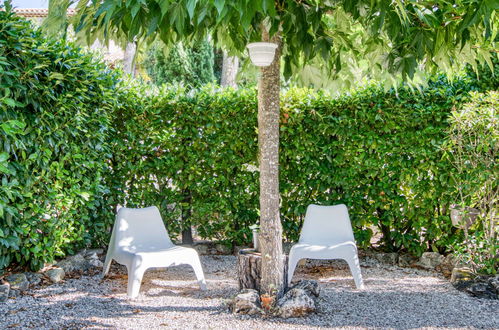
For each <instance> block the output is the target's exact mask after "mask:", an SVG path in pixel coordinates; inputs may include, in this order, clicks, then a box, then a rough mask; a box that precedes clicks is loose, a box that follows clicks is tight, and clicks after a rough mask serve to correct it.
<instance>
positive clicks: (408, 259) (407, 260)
mask: <svg viewBox="0 0 499 330" xmlns="http://www.w3.org/2000/svg"><path fill="white" fill-rule="evenodd" d="M418 260H419V259H418V257H415V256H413V255H411V254H401V255H399V259H398V265H399V266H400V267H414V266H415V265H416V264H417V262H418Z"/></svg>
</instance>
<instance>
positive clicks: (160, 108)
mask: <svg viewBox="0 0 499 330" xmlns="http://www.w3.org/2000/svg"><path fill="white" fill-rule="evenodd" d="M139 88H140V87H139ZM139 94H142V95H144V92H143V91H139ZM138 103H140V104H141V107H139V108H138V109H137V108H135V107H129V108H126V109H124V108H121V109H119V110H118V112H117V113H116V116H115V120H116V125H117V126H116V127H118V128H119V129H118V131H117V136H116V139H115V145H114V147H113V149H114V158H113V163H112V168H113V175H112V176H113V177H114V178H116V182H115V183H114V184H112V186H113V187H117V189H116V191H115V192H114V193H113V195H115V196H118V198H119V200H118V202H119V203H121V204H126V205H128V206H133V207H138V206H145V205H157V206H159V207H160V209H161V211H162V215H163V218H164V219H165V220H166V223H167V226H168V229H169V231H170V233H172V234H175V233H178V232H180V231H181V230H182V229H184V228H185V227H183V226H188V225H191V224H193V225H196V227H197V230H198V233H199V234H200V235H201V236H202V237H206V238H215V239H220V240H229V241H232V242H235V243H238V244H241V243H242V241H243V240H244V239H245V237H244V233H246V234H248V233H249V229H248V224H249V223H254V222H255V219H256V218H257V216H258V215H257V201H258V199H257V184H258V178H257V174H256V173H254V172H248V171H247V170H246V165H245V164H250V163H252V164H255V162H256V150H257V144H256V143H257V141H256V134H255V126H256V95H255V91H253V90H242V91H240V92H236V91H234V90H230V89H228V90H219V91H215V90H211V89H207V88H204V89H201V90H200V91H198V92H197V93H196V94H195V97H193V96H191V94H190V93H186V91H185V90H182V89H174V88H167V87H165V88H163V89H161V90H160V92H159V93H157V94H156V95H154V96H152V97H150V96H144V99H143V100H142V101H140V102H138ZM124 141H126V142H125V143H124ZM186 214H188V215H189V219H188V222H184V223H181V222H180V218H184V219H185V218H187V216H186Z"/></svg>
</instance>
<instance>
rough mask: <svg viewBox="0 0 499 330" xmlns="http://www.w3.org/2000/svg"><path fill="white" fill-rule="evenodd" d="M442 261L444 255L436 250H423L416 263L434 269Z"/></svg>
mask: <svg viewBox="0 0 499 330" xmlns="http://www.w3.org/2000/svg"><path fill="white" fill-rule="evenodd" d="M443 261H444V256H443V255H441V254H440V253H438V252H424V253H423V255H421V258H419V261H418V263H417V265H418V266H420V267H423V268H426V269H435V267H437V266H438V265H440V264H441V263H442V262H443Z"/></svg>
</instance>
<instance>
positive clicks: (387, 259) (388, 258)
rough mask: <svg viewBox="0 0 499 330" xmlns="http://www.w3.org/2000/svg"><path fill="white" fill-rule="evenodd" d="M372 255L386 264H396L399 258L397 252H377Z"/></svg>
mask: <svg viewBox="0 0 499 330" xmlns="http://www.w3.org/2000/svg"><path fill="white" fill-rule="evenodd" d="M372 257H373V258H374V259H376V260H377V261H379V262H381V263H383V264H388V265H396V264H397V263H398V260H399V254H398V253H397V252H388V253H385V252H377V253H374V254H373V255H372Z"/></svg>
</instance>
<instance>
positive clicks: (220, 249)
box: [215, 243, 232, 255]
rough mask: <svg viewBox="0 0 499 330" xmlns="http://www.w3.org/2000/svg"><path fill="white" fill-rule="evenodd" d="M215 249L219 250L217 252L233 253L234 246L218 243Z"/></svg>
mask: <svg viewBox="0 0 499 330" xmlns="http://www.w3.org/2000/svg"><path fill="white" fill-rule="evenodd" d="M215 249H216V250H217V254H223V255H229V254H232V247H230V246H227V245H225V244H220V243H218V244H216V245H215Z"/></svg>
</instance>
